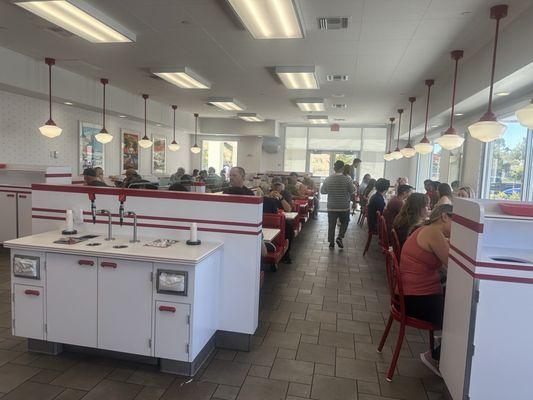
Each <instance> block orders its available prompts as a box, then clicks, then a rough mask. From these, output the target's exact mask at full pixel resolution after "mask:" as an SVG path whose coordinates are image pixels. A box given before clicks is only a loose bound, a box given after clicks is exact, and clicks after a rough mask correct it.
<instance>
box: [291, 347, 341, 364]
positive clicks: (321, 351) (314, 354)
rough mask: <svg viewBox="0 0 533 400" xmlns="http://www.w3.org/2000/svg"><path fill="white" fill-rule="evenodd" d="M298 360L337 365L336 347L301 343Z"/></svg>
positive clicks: (297, 355)
mask: <svg viewBox="0 0 533 400" xmlns="http://www.w3.org/2000/svg"><path fill="white" fill-rule="evenodd" d="M296 359H297V360H303V361H311V362H317V363H321V364H331V365H335V347H334V346H324V345H319V344H310V343H300V346H299V347H298V353H297V354H296Z"/></svg>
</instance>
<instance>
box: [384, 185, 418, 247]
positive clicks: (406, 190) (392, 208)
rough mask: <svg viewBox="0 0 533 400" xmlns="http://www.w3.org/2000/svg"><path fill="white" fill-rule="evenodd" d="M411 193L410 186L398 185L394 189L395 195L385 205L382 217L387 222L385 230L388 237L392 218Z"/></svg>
mask: <svg viewBox="0 0 533 400" xmlns="http://www.w3.org/2000/svg"><path fill="white" fill-rule="evenodd" d="M412 193H413V188H412V187H411V186H409V185H400V186H398V189H397V191H396V196H394V197H393V198H392V199H390V200H389V202H388V203H387V207H385V210H384V211H383V218H385V222H386V223H387V232H388V234H389V237H390V234H391V231H392V224H393V222H394V218H396V216H397V215H398V214H399V213H400V210H401V209H402V207H403V205H404V203H405V200H407V198H408V197H409V196H410V195H411V194H412Z"/></svg>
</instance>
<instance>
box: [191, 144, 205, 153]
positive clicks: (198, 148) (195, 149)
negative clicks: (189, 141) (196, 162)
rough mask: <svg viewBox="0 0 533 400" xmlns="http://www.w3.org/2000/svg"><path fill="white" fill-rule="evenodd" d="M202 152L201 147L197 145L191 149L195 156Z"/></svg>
mask: <svg viewBox="0 0 533 400" xmlns="http://www.w3.org/2000/svg"><path fill="white" fill-rule="evenodd" d="M201 151H202V149H201V148H200V147H198V145H197V144H196V143H195V144H194V146H192V147H191V152H192V153H193V154H198V153H199V152H201Z"/></svg>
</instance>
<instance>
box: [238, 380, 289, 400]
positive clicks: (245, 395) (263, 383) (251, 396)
mask: <svg viewBox="0 0 533 400" xmlns="http://www.w3.org/2000/svg"><path fill="white" fill-rule="evenodd" d="M288 386H289V383H288V382H285V381H276V380H273V379H265V378H256V377H253V376H249V377H247V378H246V381H245V382H244V385H243V386H242V389H241V391H240V393H239V396H238V397H237V400H284V399H285V396H286V393H287V388H288Z"/></svg>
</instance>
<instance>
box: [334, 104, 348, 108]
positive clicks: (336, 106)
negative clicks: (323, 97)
mask: <svg viewBox="0 0 533 400" xmlns="http://www.w3.org/2000/svg"><path fill="white" fill-rule="evenodd" d="M331 107H332V108H346V107H347V106H346V104H344V103H336V104H332V105H331Z"/></svg>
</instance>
